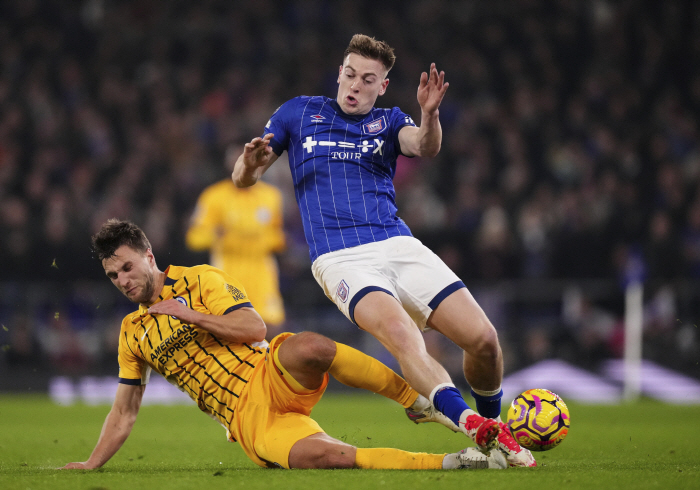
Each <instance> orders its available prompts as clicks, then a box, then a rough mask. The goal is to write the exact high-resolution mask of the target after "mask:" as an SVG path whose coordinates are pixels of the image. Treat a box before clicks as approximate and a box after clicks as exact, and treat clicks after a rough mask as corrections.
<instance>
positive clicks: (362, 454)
mask: <svg viewBox="0 0 700 490" xmlns="http://www.w3.org/2000/svg"><path fill="white" fill-rule="evenodd" d="M443 459H445V455H444V454H428V453H409V452H408V451H401V450H400V449H391V448H376V449H365V448H359V447H358V448H357V455H356V456H355V466H356V467H357V468H365V469H374V470H440V469H442V460H443Z"/></svg>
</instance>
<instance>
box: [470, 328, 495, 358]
mask: <svg viewBox="0 0 700 490" xmlns="http://www.w3.org/2000/svg"><path fill="white" fill-rule="evenodd" d="M471 350H472V352H471V354H472V355H474V356H477V357H480V358H485V359H496V358H498V357H499V356H500V355H501V346H500V344H499V342H498V333H496V329H495V328H494V327H493V325H491V324H490V323H488V322H487V325H485V326H484V328H482V329H481V331H480V332H479V334H478V335H477V337H476V340H475V342H474V343H473V347H472V349H471Z"/></svg>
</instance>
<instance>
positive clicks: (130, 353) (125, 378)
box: [117, 315, 151, 386]
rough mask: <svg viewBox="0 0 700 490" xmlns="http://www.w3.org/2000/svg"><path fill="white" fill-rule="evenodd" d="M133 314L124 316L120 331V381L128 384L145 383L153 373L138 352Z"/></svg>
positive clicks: (138, 384)
mask: <svg viewBox="0 0 700 490" xmlns="http://www.w3.org/2000/svg"><path fill="white" fill-rule="evenodd" d="M130 316H131V315H129V316H127V317H126V318H124V320H123V321H122V328H121V331H120V332H119V348H118V354H117V356H118V360H119V382H120V383H122V384H127V385H137V386H140V385H145V384H147V383H148V379H149V377H150V375H151V367H150V366H149V365H148V364H146V362H145V361H144V360H143V359H142V358H141V357H140V356H139V355H138V354H137V352H135V350H136V351H138V349H139V347H138V339H136V338H135V337H134V332H133V328H129V327H130V326H131V318H130Z"/></svg>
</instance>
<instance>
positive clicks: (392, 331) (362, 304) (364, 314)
mask: <svg viewBox="0 0 700 490" xmlns="http://www.w3.org/2000/svg"><path fill="white" fill-rule="evenodd" d="M355 321H356V322H357V325H358V326H359V327H360V328H361V329H363V330H365V331H367V332H369V333H371V334H372V335H373V336H374V337H375V338H376V339H377V340H379V341H380V342H381V343H382V344H383V345H384V346H385V347H386V348H387V349H388V350H389V351H390V352H391V353H392V354H393V355H394V356H395V357H399V358H400V357H401V356H402V355H404V354H412V353H415V352H416V351H423V350H425V342H424V340H423V336H422V334H421V332H420V330H419V329H418V327H417V326H416V324H415V322H414V321H413V320H412V319H411V317H410V316H409V315H408V313H406V311H405V310H404V309H403V307H402V306H401V304H400V303H399V302H398V300H396V298H394V297H393V296H390V295H388V294H386V293H384V292H382V291H372V292H370V293H369V294H367V295H365V296H364V297H363V298H362V299H361V300H360V301H359V302H358V303H357V306H356V308H355Z"/></svg>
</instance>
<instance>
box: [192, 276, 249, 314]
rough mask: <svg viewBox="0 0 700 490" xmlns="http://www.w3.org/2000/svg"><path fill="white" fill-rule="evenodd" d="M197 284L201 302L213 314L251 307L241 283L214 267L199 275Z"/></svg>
mask: <svg viewBox="0 0 700 490" xmlns="http://www.w3.org/2000/svg"><path fill="white" fill-rule="evenodd" d="M199 286H200V288H201V293H202V296H201V297H202V302H203V304H204V306H206V307H207V309H208V310H209V311H210V312H211V313H212V314H213V315H225V314H227V313H230V312H232V311H234V310H237V309H238V308H243V307H250V308H252V307H253V305H252V304H251V302H250V300H249V299H248V295H247V294H246V292H245V288H244V287H243V284H241V283H240V282H239V281H238V280H236V279H234V278H232V277H231V276H229V275H228V274H226V273H225V272H224V271H222V270H220V269H217V268H215V267H210V268H209V269H207V270H206V271H205V272H203V273H202V274H201V275H200V276H199Z"/></svg>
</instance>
